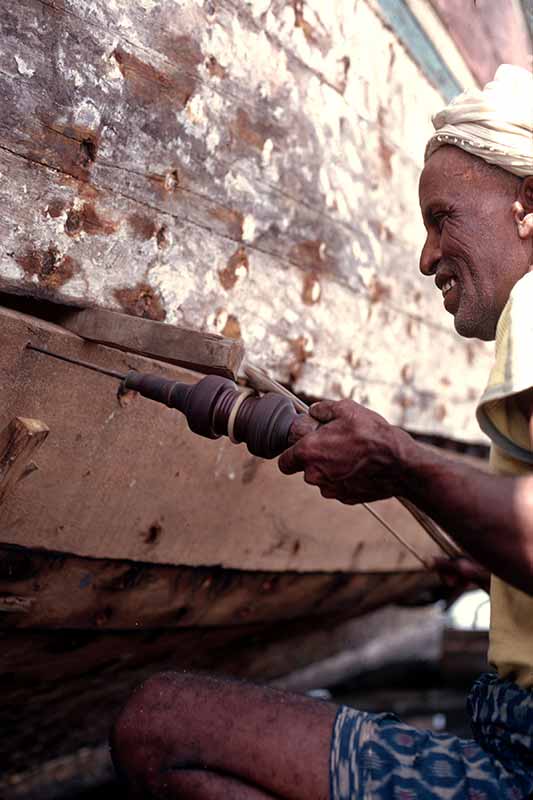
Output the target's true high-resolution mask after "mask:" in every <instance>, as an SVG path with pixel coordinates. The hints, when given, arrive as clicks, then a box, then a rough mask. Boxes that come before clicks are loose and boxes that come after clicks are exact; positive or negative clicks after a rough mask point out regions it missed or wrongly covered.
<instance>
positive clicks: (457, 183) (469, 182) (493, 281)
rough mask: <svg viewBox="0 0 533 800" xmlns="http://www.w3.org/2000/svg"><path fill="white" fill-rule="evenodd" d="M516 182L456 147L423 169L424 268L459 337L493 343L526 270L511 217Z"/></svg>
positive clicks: (437, 154)
mask: <svg viewBox="0 0 533 800" xmlns="http://www.w3.org/2000/svg"><path fill="white" fill-rule="evenodd" d="M518 185H519V181H518V180H517V179H516V178H515V176H514V175H511V174H509V173H506V172H504V171H503V170H501V169H498V168H486V165H485V164H484V162H480V161H479V159H477V158H476V157H475V156H471V155H470V154H469V153H465V152H464V151H463V150H460V149H459V148H457V147H451V146H444V147H440V148H439V149H438V150H436V151H435V152H434V153H433V155H432V156H431V157H430V158H429V159H428V161H427V163H426V166H425V167H424V170H423V172H422V175H421V178H420V187H419V194H420V207H421V210H422V216H423V219H424V225H425V227H426V231H427V238H426V242H425V244H424V248H423V250H422V254H421V257H420V270H421V271H422V273H423V274H424V275H434V276H435V283H436V285H437V287H438V289H439V290H440V291H441V292H442V296H443V301H444V307H445V309H446V310H447V311H448V312H449V313H450V314H453V316H454V324H455V328H456V330H457V332H458V333H460V334H461V336H467V337H477V338H478V339H484V340H489V339H493V338H494V336H495V332H496V324H497V322H498V319H499V317H500V314H501V312H502V311H503V308H504V306H505V304H506V302H507V300H508V298H509V293H510V291H511V289H512V288H513V286H514V284H515V283H516V282H517V281H518V280H519V279H520V278H521V277H522V276H523V275H524V274H525V273H526V272H527V269H528V260H527V254H526V249H525V247H524V246H523V243H522V242H521V240H520V239H519V237H518V234H517V230H516V225H515V223H514V220H513V215H512V204H513V201H514V200H515V199H516V196H517V191H518Z"/></svg>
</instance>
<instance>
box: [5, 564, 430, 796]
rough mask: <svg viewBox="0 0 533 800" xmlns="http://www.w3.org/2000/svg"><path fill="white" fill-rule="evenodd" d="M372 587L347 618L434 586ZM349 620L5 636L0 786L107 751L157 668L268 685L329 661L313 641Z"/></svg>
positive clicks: (401, 579)
mask: <svg viewBox="0 0 533 800" xmlns="http://www.w3.org/2000/svg"><path fill="white" fill-rule="evenodd" d="M178 572H179V570H178ZM59 574H60V573H59ZM372 581H373V582H372V583H370V582H369V583H368V591H367V592H366V594H365V595H364V596H361V597H360V599H359V600H358V601H357V603H356V604H355V605H354V607H352V608H350V609H346V610H345V612H344V613H345V616H346V617H348V616H354V615H357V614H359V613H364V612H365V611H369V610H371V609H372V608H375V607H379V606H380V605H383V603H384V602H385V599H386V600H387V601H393V600H394V599H395V598H397V597H398V598H400V597H401V598H402V599H403V600H407V599H409V598H411V599H416V598H417V597H420V593H421V592H423V591H424V589H431V587H432V586H434V585H435V576H433V575H428V574H422V573H410V574H404V575H382V574H381V575H375V576H373V578H372ZM342 619H343V614H342V613H340V612H338V613H337V614H322V615H321V614H319V613H318V614H313V616H312V617H310V618H308V619H300V620H293V621H285V622H284V623H283V624H282V625H280V624H279V623H272V624H256V625H246V624H242V625H241V624H238V625H232V626H227V627H209V626H205V627H192V628H190V627H183V628H180V629H179V630H165V629H154V630H150V631H142V630H140V631H139V630H138V631H128V632H126V631H122V632H118V631H115V632H111V631H110V632H105V631H94V630H87V631H75V630H74V631H65V630H62V631H61V630H57V631H46V630H41V631H32V630H27V629H26V630H9V631H5V630H4V631H0V645H1V648H2V661H1V667H0V687H1V688H0V727H1V729H2V731H7V732H8V733H9V735H8V736H3V737H1V739H0V761H1V763H2V772H3V778H4V780H7V779H8V778H9V776H10V775H12V774H14V773H16V772H20V771H21V770H23V769H26V768H27V766H28V765H29V764H34V763H39V762H42V761H43V760H46V759H49V758H54V757H58V756H61V755H63V754H65V753H70V752H72V751H73V750H75V749H77V748H78V747H81V746H90V745H91V744H96V743H100V742H101V741H102V740H103V739H105V738H106V737H107V735H108V732H109V727H110V725H111V722H112V721H113V719H114V718H115V716H116V714H117V713H118V711H119V709H120V708H121V706H122V705H123V703H124V702H125V700H126V698H127V696H128V694H129V692H131V690H132V689H133V688H134V687H135V686H136V685H137V684H139V683H140V682H141V681H142V680H144V679H145V678H146V677H148V676H149V675H151V674H153V673H154V672H156V671H158V670H162V669H176V670H183V669H190V670H199V669H205V670H208V671H211V672H216V673H218V674H226V675H233V676H236V677H241V678H248V679H251V680H269V679H271V678H275V677H278V676H280V675H284V674H286V673H288V672H290V671H292V670H295V669H298V668H299V667H301V666H304V665H305V664H307V663H309V661H312V660H316V659H318V658H321V657H324V656H325V655H326V654H327V653H328V647H329V644H328V643H329V641H330V640H329V638H328V637H326V638H324V637H317V636H316V635H315V634H316V632H317V630H318V628H319V627H323V628H324V629H325V630H329V631H332V630H333V627H334V626H335V624H336V623H337V621H341V620H342ZM309 633H311V638H310V639H309V640H308V635H309ZM66 732H68V734H67V733H66Z"/></svg>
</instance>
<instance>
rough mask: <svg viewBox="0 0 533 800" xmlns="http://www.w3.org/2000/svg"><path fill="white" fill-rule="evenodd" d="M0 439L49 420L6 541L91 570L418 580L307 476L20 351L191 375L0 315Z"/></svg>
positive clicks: (14, 498) (429, 550)
mask: <svg viewBox="0 0 533 800" xmlns="http://www.w3.org/2000/svg"><path fill="white" fill-rule="evenodd" d="M0 337H1V339H2V342H3V343H4V345H3V347H2V351H1V353H0V426H2V425H5V424H6V423H7V422H9V420H11V419H12V418H13V417H14V416H26V417H37V416H38V415H40V416H42V417H43V418H45V419H46V420H47V423H48V425H49V426H50V429H51V430H52V431H53V438H51V439H50V441H49V442H48V443H47V446H46V447H45V448H43V449H42V450H41V451H40V453H39V466H40V469H39V470H38V471H37V472H35V474H33V475H31V477H30V478H28V479H27V480H24V481H22V482H20V483H19V484H18V485H17V487H16V488H15V490H14V491H13V492H11V494H10V495H9V496H8V497H6V500H5V502H4V504H3V505H2V507H1V508H0V529H1V531H2V535H1V540H2V541H3V542H6V543H11V544H19V545H23V546H34V547H45V548H48V549H52V550H55V551H63V552H67V553H73V554H78V555H84V556H94V557H97V558H129V559H133V560H136V561H143V562H146V561H151V562H155V563H161V564H164V563H167V564H183V565H190V566H211V565H220V566H224V567H234V568H238V569H255V570H269V571H285V570H295V571H307V572H308V571H316V570H319V571H325V572H332V571H338V570H340V571H343V572H353V571H366V570H370V571H371V570H378V571H396V570H402V569H406V570H410V569H414V570H418V568H419V564H418V563H417V562H416V561H415V559H414V558H413V557H412V556H411V555H410V554H409V553H408V552H407V551H405V550H403V549H402V548H401V547H400V545H398V544H397V542H395V541H394V540H393V539H392V538H391V537H390V535H389V534H387V532H386V531H385V530H383V529H381V526H379V525H378V523H376V522H375V521H374V520H373V519H372V518H371V517H370V515H369V514H368V513H367V512H366V511H365V510H364V509H363V508H351V507H348V506H343V505H342V504H340V503H332V502H325V501H324V500H323V498H322V497H321V496H320V494H319V492H318V491H317V490H315V489H314V488H313V487H310V486H308V485H306V484H305V483H304V482H303V481H302V479H301V477H300V476H292V477H286V476H283V475H282V474H281V473H280V472H279V470H278V468H277V464H276V463H275V462H267V461H263V460H261V459H257V458H255V457H252V456H250V454H249V453H248V451H247V450H246V449H245V447H244V446H238V447H236V446H235V445H232V444H231V443H230V441H229V440H228V439H225V438H224V439H220V440H216V441H211V440H207V439H203V438H201V437H199V436H196V435H195V434H192V433H191V432H190V431H189V430H188V427H187V424H186V421H185V418H184V417H182V416H181V415H179V414H178V413H177V412H175V411H172V410H171V409H169V408H167V407H165V406H163V405H160V404H158V403H154V402H152V401H150V400H145V399H143V398H141V397H139V396H137V395H136V394H134V393H128V394H126V395H120V396H117V386H116V382H115V381H113V379H111V378H108V377H107V376H104V375H100V374H98V373H94V372H90V371H88V370H84V369H82V368H80V367H76V366H74V365H72V364H65V363H59V362H58V361H56V360H55V359H52V358H49V357H47V356H45V355H42V354H40V353H36V352H34V351H30V350H27V349H26V348H25V346H26V344H27V343H28V341H31V342H32V343H33V344H37V345H40V346H43V347H45V348H47V349H49V350H51V351H53V352H58V353H62V354H64V355H67V356H71V357H74V358H78V359H81V360H86V361H90V362H93V363H95V364H99V365H101V366H102V367H108V368H109V369H112V370H116V371H118V372H125V371H127V370H128V369H129V368H134V369H138V370H140V371H144V372H158V373H160V374H162V375H163V376H166V377H169V378H173V379H175V380H182V381H189V382H190V381H194V380H196V379H198V376H197V375H195V374H194V373H190V372H185V371H184V370H182V369H180V368H178V367H173V366H171V365H163V364H162V363H161V362H155V361H151V360H150V359H147V358H143V357H141V356H136V355H133V354H129V353H123V352H121V351H119V350H113V349H111V348H107V347H104V346H102V345H97V344H92V343H89V342H85V341H83V340H82V339H80V338H79V337H77V336H75V335H74V334H71V333H69V332H67V331H65V330H64V329H63V328H60V327H58V326H55V325H52V324H50V323H45V322H42V321H40V320H37V319H35V318H33V317H29V316H26V315H23V314H20V313H18V312H15V311H7V310H3V311H0ZM377 507H378V509H379V510H380V512H381V513H382V514H383V515H384V516H385V517H386V519H387V520H388V522H389V524H392V525H393V526H394V527H395V528H396V529H397V530H398V531H399V532H400V533H401V534H402V535H403V536H404V538H406V539H408V540H409V541H410V542H411V543H412V544H413V545H414V546H415V547H416V548H417V549H418V550H419V551H420V552H421V554H422V555H423V556H426V557H427V558H428V559H431V557H432V555H434V554H436V552H437V549H436V546H435V545H434V544H433V543H432V542H431V541H430V540H429V538H428V537H427V536H426V534H425V533H424V532H423V531H422V530H421V529H419V527H418V525H417V524H416V523H415V522H414V521H413V520H412V518H411V516H410V514H409V513H408V512H407V511H405V510H404V509H402V508H401V507H400V505H399V504H398V503H396V502H394V501H385V502H383V503H379V504H377Z"/></svg>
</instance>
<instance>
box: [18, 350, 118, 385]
mask: <svg viewBox="0 0 533 800" xmlns="http://www.w3.org/2000/svg"><path fill="white" fill-rule="evenodd" d="M26 349H27V350H35V351H36V352H37V353H44V355H46V356H52V358H58V359H59V360H60V361H68V363H69V364H76V366H78V367H85V369H92V370H93V372H100V373H101V374H102V375H109V376H110V377H111V378H116V379H117V380H119V381H123V380H125V378H126V376H125V375H123V374H122V373H121V372H115V370H113V369H105V367H99V366H98V365H97V364H90V363H89V362H88V361H80V360H79V359H77V358H71V357H70V356H62V355H59V353H52V351H51V350H46V348H44V347H38V346H37V345H35V344H31V343H28V344H27V345H26Z"/></svg>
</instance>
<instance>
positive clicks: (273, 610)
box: [0, 545, 440, 630]
mask: <svg viewBox="0 0 533 800" xmlns="http://www.w3.org/2000/svg"><path fill="white" fill-rule="evenodd" d="M59 568H60V570H61V579H60V580H58V577H57V576H58V569H59ZM439 587H440V579H439V577H438V576H437V575H436V574H435V573H425V572H393V573H389V574H387V573H383V572H374V573H366V574H362V573H357V572H355V571H354V572H353V573H351V574H350V573H348V574H342V573H339V572H332V573H328V572H307V573H298V572H295V571H290V572H289V571H287V572H282V573H279V572H267V571H251V570H250V571H244V570H238V569H220V567H219V568H217V567H185V566H167V565H163V564H151V563H147V562H132V561H123V560H120V559H105V558H102V559H99V558H81V557H79V556H75V555H69V554H67V553H57V552H51V551H50V550H46V551H45V550H38V549H33V548H26V547H20V546H19V547H10V546H9V545H0V627H2V628H3V627H11V628H61V627H66V628H70V629H73V628H75V629H93V630H153V629H159V628H178V627H179V628H183V627H187V628H190V627H193V626H197V625H204V626H205V625H209V626H221V625H244V624H247V625H250V624H258V623H262V624H267V623H271V622H278V623H279V622H281V623H285V622H287V621H288V620H289V619H296V618H303V617H314V616H317V617H320V616H324V615H325V614H328V615H331V614H339V613H343V612H344V611H346V609H349V613H350V614H351V615H355V616H359V615H361V614H364V613H365V612H366V611H368V610H369V609H372V608H375V607H376V606H382V605H385V604H388V603H392V602H395V601H396V600H399V599H402V598H405V597H407V596H409V597H416V596H419V597H429V596H430V595H431V594H435V596H437V595H439V596H440V594H439Z"/></svg>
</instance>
